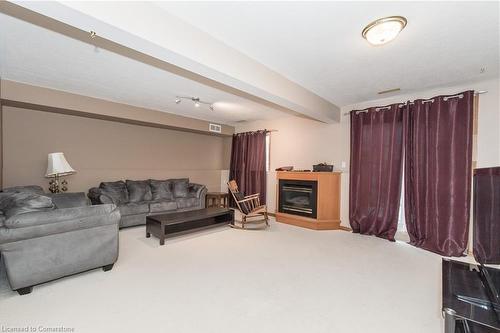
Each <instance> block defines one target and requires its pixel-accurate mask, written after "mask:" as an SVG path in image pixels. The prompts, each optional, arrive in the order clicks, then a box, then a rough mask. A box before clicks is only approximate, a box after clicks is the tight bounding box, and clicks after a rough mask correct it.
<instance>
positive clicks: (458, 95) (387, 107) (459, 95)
mask: <svg viewBox="0 0 500 333" xmlns="http://www.w3.org/2000/svg"><path fill="white" fill-rule="evenodd" d="M487 92H488V91H487V90H479V91H475V92H474V95H481V94H486V93H487ZM457 97H459V98H462V97H463V95H462V94H457V95H452V96H446V97H445V98H444V100H445V101H447V100H449V99H450V98H457ZM432 102H434V99H433V98H431V99H426V100H423V101H422V103H432ZM394 104H399V107H400V108H401V107H403V106H405V105H406V103H394ZM410 104H413V102H410ZM391 105H393V104H391ZM385 109H390V105H387V106H381V107H378V108H375V110H376V111H381V110H385ZM352 111H354V110H352ZM352 111H350V112H345V113H344V116H348V115H350V114H351V112H352ZM365 112H368V108H366V109H361V110H357V111H356V113H365Z"/></svg>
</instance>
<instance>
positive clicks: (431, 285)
mask: <svg viewBox="0 0 500 333" xmlns="http://www.w3.org/2000/svg"><path fill="white" fill-rule="evenodd" d="M144 233H145V231H144V226H142V227H135V228H129V229H124V230H122V231H120V257H119V259H118V262H117V263H116V264H115V267H114V268H113V270H112V271H110V272H107V273H105V272H103V271H102V270H100V269H97V270H93V271H90V272H87V273H83V274H79V275H76V276H72V277H68V278H64V279H61V280H58V281H55V282H52V283H47V284H43V285H40V286H36V287H35V288H34V290H33V293H32V294H30V295H26V296H18V295H17V293H15V292H12V291H11V290H10V288H9V285H8V282H7V281H6V278H5V273H4V272H2V273H1V277H0V332H6V330H5V329H6V328H15V327H27V326H31V327H35V328H36V329H37V332H38V331H41V330H42V329H47V328H69V329H74V332H173V333H183V332H217V333H221V332H259V333H264V332H272V333H279V332H287V333H293V332H300V333H304V332H307V333H316V332H324V333H333V332H339V333H344V332H345V333H350V332H353V333H354V332H360V333H361V332H363V333H367V332H381V333H401V332H405V333H413V332H415V333H417V332H418V333H421V332H425V333H438V332H441V331H442V318H441V313H440V302H441V297H440V292H441V287H440V286H441V274H440V267H441V257H440V256H438V255H435V254H432V253H429V252H425V251H422V250H418V249H416V248H414V247H411V246H409V245H407V244H404V243H401V242H396V243H390V242H388V241H385V240H382V239H378V238H375V237H367V236H359V235H354V234H351V233H349V232H344V231H311V230H307V229H302V228H297V227H292V226H288V225H284V224H280V223H276V222H272V224H271V228H270V229H268V230H266V231H242V230H236V229H230V228H228V227H217V228H213V229H209V230H205V231H200V232H195V233H192V234H189V235H184V236H179V237H174V238H170V239H167V241H166V244H165V246H162V247H160V246H159V245H158V239H156V238H154V237H152V238H148V239H147V238H145V235H144ZM2 329H4V330H3V331H2Z"/></svg>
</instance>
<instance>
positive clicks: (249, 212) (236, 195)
mask: <svg viewBox="0 0 500 333" xmlns="http://www.w3.org/2000/svg"><path fill="white" fill-rule="evenodd" d="M227 187H228V188H229V191H231V194H232V196H233V199H234V201H235V202H236V205H237V206H238V210H239V211H240V212H241V215H242V218H241V229H245V224H250V223H252V224H263V223H265V225H264V227H263V228H262V229H264V228H267V227H269V215H268V213H267V207H266V205H261V204H260V193H256V194H252V195H247V196H244V195H243V194H242V193H241V192H240V191H239V190H238V184H237V183H236V181H235V180H231V181H229V183H227ZM252 217H263V219H260V220H253V221H252V220H250V221H247V218H252ZM236 228H238V227H236ZM254 229H257V228H254ZM259 229H261V228H259Z"/></svg>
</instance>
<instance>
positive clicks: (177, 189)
mask: <svg viewBox="0 0 500 333" xmlns="http://www.w3.org/2000/svg"><path fill="white" fill-rule="evenodd" d="M170 181H171V182H172V184H173V190H174V197H175V198H186V197H187V196H188V186H189V179H188V178H180V179H170Z"/></svg>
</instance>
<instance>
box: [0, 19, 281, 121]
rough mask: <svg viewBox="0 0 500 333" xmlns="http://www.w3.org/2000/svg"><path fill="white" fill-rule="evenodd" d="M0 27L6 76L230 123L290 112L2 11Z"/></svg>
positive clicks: (1, 68) (0, 70)
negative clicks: (195, 101)
mask: <svg viewBox="0 0 500 333" xmlns="http://www.w3.org/2000/svg"><path fill="white" fill-rule="evenodd" d="M0 27H1V28H0V30H1V31H2V33H1V34H0V76H1V77H2V78H3V79H6V80H12V81H17V82H22V83H27V84H32V85H37V86H43V87H48V88H53V89H57V90H63V91H67V92H72V93H77V94H81V95H85V96H92V97H96V98H101V99H105V100H110V101H115V102H120V103H125V104H130V105H135V106H140V107H145V108H150V109H155V110H159V111H164V112H169V113H174V114H178V115H182V116H187V117H192V118H197V119H203V120H208V121H213V122H219V123H225V124H232V123H235V122H239V121H245V120H247V121H248V120H255V119H272V118H277V117H282V116H283V115H285V113H283V112H282V111H278V110H275V109H272V108H269V107H267V106H264V105H262V104H259V103H255V102H253V101H250V100H247V99H244V98H241V97H238V96H235V95H232V94H229V93H227V92H224V91H221V90H218V89H214V88H211V87H208V86H206V85H203V84H201V83H198V82H195V81H192V80H189V79H187V78H184V77H181V76H177V75H175V74H172V73H169V72H166V71H163V70H160V69H157V68H155V67H152V66H149V65H146V64H143V63H141V62H138V61H135V60H132V59H129V58H127V57H124V56H121V55H117V54H115V53H112V52H109V51H106V50H103V49H99V48H96V47H95V46H93V45H90V44H87V43H84V42H81V41H78V40H75V39H71V38H69V37H66V36H64V35H61V34H58V33H56V32H53V31H50V30H46V29H44V28H41V27H39V26H35V25H33V24H31V23H27V22H25V21H22V20H19V19H16V18H13V17H11V16H7V15H5V14H1V13H0ZM4 32H8V33H4ZM176 95H181V96H196V97H199V98H200V99H202V100H203V101H208V102H212V103H214V111H210V110H209V108H208V106H204V105H201V106H200V107H199V108H196V107H194V105H193V103H192V102H190V101H183V102H181V103H180V104H178V105H177V104H175V96H176Z"/></svg>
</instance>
